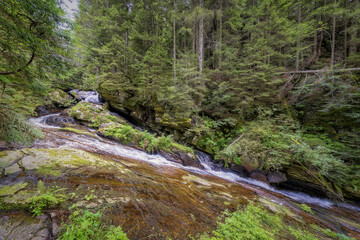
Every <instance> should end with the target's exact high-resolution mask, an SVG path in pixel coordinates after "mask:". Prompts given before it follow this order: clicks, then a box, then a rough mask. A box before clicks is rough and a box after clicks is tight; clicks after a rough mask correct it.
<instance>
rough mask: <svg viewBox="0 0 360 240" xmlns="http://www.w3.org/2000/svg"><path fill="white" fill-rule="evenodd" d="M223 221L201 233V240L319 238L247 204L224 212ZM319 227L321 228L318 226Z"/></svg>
mask: <svg viewBox="0 0 360 240" xmlns="http://www.w3.org/2000/svg"><path fill="white" fill-rule="evenodd" d="M222 218H223V221H220V222H218V226H217V229H216V230H215V231H213V232H212V233H211V235H208V234H203V235H201V236H200V238H199V239H201V240H216V239H223V240H225V239H229V240H230V239H262V240H265V239H280V238H283V237H284V236H292V237H293V238H295V239H299V240H300V239H301V240H310V239H319V238H317V237H316V236H315V235H314V234H313V233H311V232H309V231H307V230H304V229H301V228H299V227H298V226H296V227H293V226H292V225H289V223H286V224H285V222H284V220H283V219H282V217H280V216H278V215H276V214H273V213H270V212H269V211H268V210H266V209H264V208H262V207H258V206H255V205H253V204H250V205H248V206H247V207H246V208H245V209H244V210H243V211H239V210H237V211H235V212H233V213H229V212H227V211H225V212H224V214H223V216H222ZM319 229H321V228H319Z"/></svg>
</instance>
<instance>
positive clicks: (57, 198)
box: [30, 181, 66, 216]
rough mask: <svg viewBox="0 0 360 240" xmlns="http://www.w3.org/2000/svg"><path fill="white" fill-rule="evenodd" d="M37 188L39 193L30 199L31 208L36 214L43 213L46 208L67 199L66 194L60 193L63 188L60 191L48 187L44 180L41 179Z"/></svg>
mask: <svg viewBox="0 0 360 240" xmlns="http://www.w3.org/2000/svg"><path fill="white" fill-rule="evenodd" d="M37 189H38V193H39V194H38V195H35V196H33V197H32V198H31V199H30V210H31V212H32V213H33V214H34V216H39V215H42V214H43V210H44V209H45V208H52V207H56V206H57V205H59V204H60V203H62V202H64V201H65V200H66V196H65V195H63V194H60V193H58V191H59V190H63V189H59V190H58V191H55V190H51V189H46V187H45V185H44V183H43V182H42V181H39V183H38V186H37Z"/></svg>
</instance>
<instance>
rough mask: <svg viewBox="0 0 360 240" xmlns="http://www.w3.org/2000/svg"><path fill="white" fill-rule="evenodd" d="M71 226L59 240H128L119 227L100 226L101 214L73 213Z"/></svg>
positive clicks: (67, 227)
mask: <svg viewBox="0 0 360 240" xmlns="http://www.w3.org/2000/svg"><path fill="white" fill-rule="evenodd" d="M70 219H71V224H70V225H68V226H66V231H65V232H64V233H62V234H61V235H60V237H59V239H60V240H88V239H94V240H100V239H108V240H128V238H127V236H126V234H125V233H124V232H123V231H122V229H121V227H120V226H119V227H114V226H111V227H110V228H108V229H107V228H106V227H104V225H102V224H101V213H100V212H97V213H92V212H89V211H84V212H79V211H75V212H74V213H73V214H72V216H71V218H70Z"/></svg>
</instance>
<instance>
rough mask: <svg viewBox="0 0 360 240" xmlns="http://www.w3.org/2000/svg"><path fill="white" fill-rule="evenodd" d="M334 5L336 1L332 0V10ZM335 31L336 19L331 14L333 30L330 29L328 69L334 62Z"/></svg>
mask: <svg viewBox="0 0 360 240" xmlns="http://www.w3.org/2000/svg"><path fill="white" fill-rule="evenodd" d="M335 5H336V0H334V9H335ZM335 29H336V17H335V14H333V29H332V36H331V59H330V68H331V69H332V68H333V65H334V60H335Z"/></svg>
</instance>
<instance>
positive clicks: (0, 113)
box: [0, 106, 44, 145]
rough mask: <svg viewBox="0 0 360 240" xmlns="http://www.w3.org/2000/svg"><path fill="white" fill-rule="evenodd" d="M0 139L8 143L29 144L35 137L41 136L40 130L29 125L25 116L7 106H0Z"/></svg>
mask: <svg viewBox="0 0 360 240" xmlns="http://www.w3.org/2000/svg"><path fill="white" fill-rule="evenodd" d="M0 119H1V120H0V139H1V140H4V141H6V142H7V143H8V144H23V145H30V144H31V143H32V142H33V141H34V140H35V139H36V138H42V137H43V136H44V135H43V133H42V131H41V130H40V129H38V128H36V127H33V126H31V125H30V124H29V123H28V122H27V119H26V117H25V116H23V115H22V114H19V113H17V112H15V111H13V110H12V109H9V108H8V107H7V106H5V107H1V106H0Z"/></svg>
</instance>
